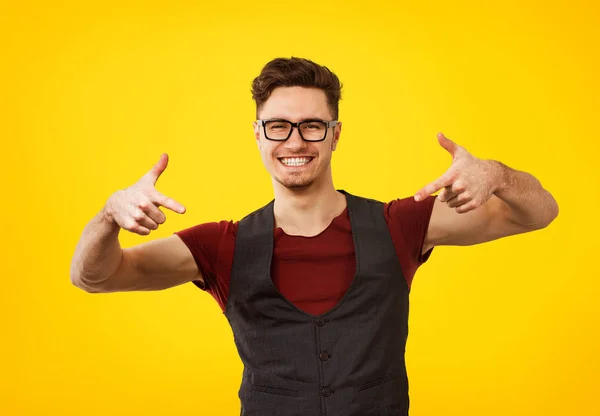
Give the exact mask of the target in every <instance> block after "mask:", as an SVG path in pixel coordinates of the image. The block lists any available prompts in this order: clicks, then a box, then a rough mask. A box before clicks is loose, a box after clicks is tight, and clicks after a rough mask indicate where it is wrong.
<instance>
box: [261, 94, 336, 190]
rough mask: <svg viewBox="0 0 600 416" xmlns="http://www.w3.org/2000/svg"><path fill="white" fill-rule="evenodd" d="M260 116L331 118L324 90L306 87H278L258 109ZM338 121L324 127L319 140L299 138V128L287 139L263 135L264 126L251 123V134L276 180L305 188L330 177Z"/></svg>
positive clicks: (325, 119)
mask: <svg viewBox="0 0 600 416" xmlns="http://www.w3.org/2000/svg"><path fill="white" fill-rule="evenodd" d="M259 118H260V119H262V120H268V119H285V120H289V121H291V122H300V121H303V120H308V119H320V120H324V121H331V120H333V117H332V113H331V109H330V108H329V106H328V105H327V98H326V95H325V93H324V92H323V90H321V89H318V88H305V87H278V88H275V89H274V90H273V92H272V93H271V95H270V96H269V99H268V100H267V101H266V102H265V103H264V105H263V107H262V108H261V110H260V113H259ZM340 131H341V123H338V124H337V125H336V126H335V127H331V128H329V129H328V130H327V136H326V138H325V140H324V141H322V142H306V141H304V140H302V138H301V137H300V134H299V133H298V129H294V130H293V132H292V135H291V136H290V138H289V139H287V140H286V141H271V140H268V139H266V138H265V135H264V131H263V128H262V127H261V126H260V125H259V124H258V123H256V122H255V123H254V135H255V138H256V141H257V144H258V148H259V150H260V154H261V157H262V160H263V163H264V165H265V167H266V169H267V171H268V172H269V173H270V174H271V177H272V178H273V180H274V182H273V183H274V185H275V182H277V183H279V184H281V185H282V186H284V187H286V188H288V189H305V188H308V187H310V186H311V185H313V184H316V183H323V182H324V181H332V178H331V153H332V152H333V151H334V150H335V148H336V145H337V141H338V139H339V135H340Z"/></svg>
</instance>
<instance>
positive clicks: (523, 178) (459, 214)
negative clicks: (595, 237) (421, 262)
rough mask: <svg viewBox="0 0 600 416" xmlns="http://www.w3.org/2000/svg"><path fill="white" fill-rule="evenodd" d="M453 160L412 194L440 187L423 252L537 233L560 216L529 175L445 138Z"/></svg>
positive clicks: (443, 143)
mask: <svg viewBox="0 0 600 416" xmlns="http://www.w3.org/2000/svg"><path fill="white" fill-rule="evenodd" d="M438 140H439V141H440V144H441V145H442V146H443V147H444V148H445V149H446V150H448V151H449V152H450V153H451V154H452V156H453V159H454V160H453V164H452V166H451V167H450V169H449V170H448V171H447V172H446V173H445V174H444V175H443V176H442V177H441V178H440V179H438V180H437V181H435V182H433V183H431V184H430V185H427V186H426V187H425V188H423V189H422V190H421V191H419V193H417V195H416V199H417V200H420V199H423V198H424V196H425V195H428V194H430V193H433V192H436V191H438V190H440V189H442V192H441V193H440V194H439V196H438V198H436V201H435V204H434V206H433V212H432V214H431V219H430V222H429V228H428V231H427V235H426V237H425V243H424V245H423V252H424V253H425V252H427V251H428V250H429V249H431V248H432V247H434V246H439V245H456V246H466V245H472V244H478V243H484V242H487V241H491V240H495V239H498V238H502V237H506V236H509V235H515V234H520V233H525V232H529V231H534V230H538V229H541V228H544V227H546V226H548V225H549V224H550V223H551V222H552V221H553V220H554V219H555V218H556V216H557V215H558V204H557V203H556V201H555V200H554V198H553V197H552V195H551V194H550V192H548V191H547V190H546V189H544V188H543V187H542V185H541V183H540V182H539V181H538V180H537V179H536V178H535V177H534V176H533V175H531V174H529V173H527V172H522V171H518V170H514V169H511V168H509V167H507V166H505V165H504V164H502V163H500V162H497V161H493V160H481V159H478V158H475V157H474V156H472V155H470V154H469V153H468V152H467V151H466V150H465V149H463V148H461V147H460V146H458V145H456V144H455V143H453V142H452V141H450V140H449V139H447V138H446V137H444V136H443V135H440V136H438Z"/></svg>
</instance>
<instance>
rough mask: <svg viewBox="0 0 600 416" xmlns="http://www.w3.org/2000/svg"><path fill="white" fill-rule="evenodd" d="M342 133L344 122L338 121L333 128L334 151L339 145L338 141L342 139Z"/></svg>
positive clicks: (332, 143)
mask: <svg viewBox="0 0 600 416" xmlns="http://www.w3.org/2000/svg"><path fill="white" fill-rule="evenodd" d="M341 133H342V123H341V122H338V123H337V124H336V125H335V128H334V130H333V140H332V141H331V150H332V151H334V150H335V149H336V147H337V142H338V140H340V134H341Z"/></svg>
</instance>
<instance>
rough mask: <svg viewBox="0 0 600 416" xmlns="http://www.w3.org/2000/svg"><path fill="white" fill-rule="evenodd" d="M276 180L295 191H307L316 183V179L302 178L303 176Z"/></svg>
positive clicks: (291, 176)
mask: <svg viewBox="0 0 600 416" xmlns="http://www.w3.org/2000/svg"><path fill="white" fill-rule="evenodd" d="M275 180H276V181H277V182H279V183H280V184H281V185H283V186H285V187H286V188H288V189H293V190H300V189H306V188H308V187H309V186H311V185H312V184H313V183H314V182H315V180H314V178H310V177H302V176H301V175H290V176H289V177H287V178H285V179H282V178H280V177H278V176H276V177H275Z"/></svg>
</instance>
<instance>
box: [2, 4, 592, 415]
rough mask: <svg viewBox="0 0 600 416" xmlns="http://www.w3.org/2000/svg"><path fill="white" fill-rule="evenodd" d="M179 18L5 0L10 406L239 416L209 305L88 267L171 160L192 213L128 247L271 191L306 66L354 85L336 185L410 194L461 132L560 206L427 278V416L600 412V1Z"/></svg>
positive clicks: (228, 358) (186, 288)
mask: <svg viewBox="0 0 600 416" xmlns="http://www.w3.org/2000/svg"><path fill="white" fill-rule="evenodd" d="M165 3H166V2H147V1H144V2H141V1H139V2H127V1H119V2H114V1H110V2H98V3H96V4H94V3H90V2H75V1H58V2H41V1H37V2H36V1H23V2H17V1H11V2H9V1H3V2H2V3H0V4H1V6H0V7H1V9H0V45H1V55H0V60H1V65H0V97H1V98H0V99H1V102H0V107H1V108H0V110H1V111H0V138H1V140H2V155H1V159H0V160H1V162H0V169H1V172H0V173H1V178H2V204H1V205H2V208H1V210H2V212H1V217H0V218H1V220H2V226H1V227H2V231H1V235H2V247H1V249H2V251H1V253H2V269H1V270H2V272H1V273H2V290H1V292H0V313H1V315H0V316H1V318H0V322H1V323H2V328H1V336H2V339H1V342H0V357H1V362H0V413H1V414H3V415H109V414H110V415H130V414H140V415H142V414H143V415H167V414H168V415H235V414H239V401H238V399H237V389H238V387H239V382H240V375H241V364H240V361H239V359H238V357H237V353H236V351H235V348H234V344H233V339H232V335H231V331H230V329H229V327H228V325H227V322H226V320H225V318H224V317H223V316H222V315H221V313H220V310H219V309H218V307H217V304H216V302H215V301H214V300H213V299H212V298H211V297H210V296H209V295H207V294H205V293H202V292H201V291H200V290H198V289H197V288H195V287H194V286H193V285H192V284H186V285H183V286H180V287H177V288H173V289H169V290H166V291H162V292H153V293H148V292H145V293H119V294H109V295H92V294H87V293H85V292H83V291H81V290H79V289H77V288H75V287H73V286H72V285H71V283H70V279H69V264H70V261H71V256H72V254H73V251H74V248H75V244H76V243H77V241H78V239H79V236H80V233H81V231H82V229H83V227H84V226H85V225H86V223H87V222H88V221H89V220H90V219H91V218H92V217H93V216H94V215H95V214H96V213H97V212H98V211H99V210H100V209H101V208H102V206H103V204H104V203H105V201H106V199H107V198H108V197H109V196H110V195H111V194H112V193H113V192H115V191H117V190H119V189H122V188H125V187H127V186H129V185H131V184H132V183H134V182H135V181H137V180H138V179H139V177H141V176H142V175H143V174H144V173H145V172H146V171H147V170H149V169H150V168H151V167H152V165H153V164H154V163H156V161H158V159H159V157H160V154H161V152H167V153H168V154H169V156H170V162H169V167H168V168H167V170H166V172H165V173H164V174H163V176H162V177H161V178H160V180H159V182H158V185H157V186H158V189H159V190H160V191H161V192H163V193H164V194H166V195H169V196H172V197H173V198H175V199H177V200H179V201H180V202H182V203H183V204H184V205H185V206H186V207H187V213H186V214H185V215H178V214H175V213H172V212H167V218H168V219H167V222H166V223H165V224H164V225H163V226H161V228H160V229H159V230H157V231H156V232H154V233H152V234H151V235H150V236H147V237H141V236H137V235H133V234H130V233H127V232H123V233H122V234H121V240H120V241H121V244H122V245H123V246H124V247H127V246H131V245H135V244H139V243H142V242H144V241H148V240H150V239H154V238H161V237H166V236H168V235H171V234H172V233H173V232H174V231H177V230H180V229H183V228H187V227H190V226H193V225H195V224H198V223H201V222H206V221H216V220H221V219H236V220H237V219H239V218H241V217H242V216H243V215H245V214H246V213H248V212H250V211H252V210H254V209H255V208H258V207H259V206H261V205H262V204H264V203H265V202H267V201H268V200H270V198H271V197H272V190H271V185H270V180H269V177H268V175H267V173H266V171H265V170H264V168H263V166H262V164H261V161H260V157H259V153H258V151H257V149H256V145H255V143H254V139H253V135H252V127H251V122H252V120H253V119H254V103H253V101H252V100H251V96H250V92H249V89H250V82H251V81H252V79H253V78H254V77H255V76H256V75H257V74H258V73H259V71H260V69H261V68H262V66H263V65H264V64H265V63H266V62H267V61H269V60H270V59H272V58H275V57H278V56H287V57H289V56H291V55H294V56H303V57H308V58H311V59H313V60H315V61H317V62H319V63H321V64H324V65H326V66H328V67H330V68H331V69H332V70H334V72H336V73H337V74H338V75H339V77H340V78H341V80H342V82H343V83H344V90H343V100H342V102H341V107H340V111H341V113H340V119H341V120H342V121H343V123H344V124H343V131H342V137H341V142H340V145H339V146H338V150H337V151H336V153H335V154H334V162H333V170H334V180H335V185H336V187H338V188H343V189H346V190H348V191H351V192H353V193H355V194H359V195H364V196H368V197H372V198H378V199H383V200H389V199H392V198H396V197H403V196H409V195H412V194H413V193H414V192H415V191H416V190H418V189H419V188H420V187H422V186H423V185H425V184H427V183H428V182H430V181H431V180H434V179H436V178H437V177H438V176H440V175H441V174H442V173H443V172H444V171H445V170H446V169H447V167H449V165H450V158H449V155H448V154H447V152H445V150H444V149H442V148H441V147H440V146H439V145H438V143H437V141H436V133H437V132H438V131H442V132H444V133H445V134H446V135H447V136H448V137H450V138H451V139H453V140H455V141H456V142H458V143H459V144H461V145H463V146H464V147H466V148H467V150H469V151H470V152H472V153H473V154H475V155H476V156H479V157H481V158H493V159H498V160H501V161H503V162H504V163H506V164H508V165H509V166H511V167H514V168H517V169H520V170H525V171H528V172H531V173H532V174H534V175H535V176H536V177H537V178H538V179H540V181H541V182H542V184H543V185H544V186H545V187H546V188H547V189H549V190H550V191H551V192H552V193H553V195H554V196H555V197H556V199H557V200H558V202H559V205H560V209H561V212H560V215H559V217H558V219H557V220H556V221H555V222H554V223H553V224H552V225H551V226H550V227H549V228H547V229H544V230H542V231H539V232H536V233H531V234H526V235H521V236H515V237H511V238H507V239H504V240H500V241H496V242H492V243H488V244H484V245H480V246H474V247H462V248H461V247H440V248H436V249H435V250H434V253H433V255H432V257H431V259H430V261H429V262H428V263H427V264H426V265H424V266H423V267H422V268H421V269H420V270H419V271H418V272H417V275H416V277H415V281H414V285H413V291H412V296H411V306H412V309H411V317H410V337H409V341H408V346H407V360H408V371H409V378H410V393H411V409H412V411H411V416H433V415H435V416H453V415H457V416H458V415H460V416H468V415H478V416H480V415H489V416H496V415H502V416H506V415H511V416H517V415H523V416H525V415H526V416H531V415H540V416H542V415H543V416H554V415H556V416H558V415H560V416H565V415H575V416H591V415H600V403H599V400H600V398H599V393H600V387H599V381H598V380H599V374H600V359H599V357H598V355H599V352H600V335H599V334H600V331H599V329H598V323H599V322H600V312H599V310H598V304H599V303H600V296H599V295H600V267H599V266H598V261H597V256H598V248H599V247H598V243H597V241H598V235H600V227H599V226H598V213H599V212H600V208H598V207H599V206H600V199H599V197H598V188H599V185H600V181H599V179H600V174H599V170H600V169H599V168H598V165H599V162H598V157H599V156H600V152H599V150H600V145H599V137H598V136H599V135H598V128H597V125H596V124H597V123H594V122H597V121H598V107H599V106H598V101H599V100H598V96H599V94H600V88H598V87H599V85H598V84H599V81H598V71H599V62H600V60H599V56H598V55H599V53H598V45H599V42H600V33H599V29H598V27H599V25H600V18H599V6H597V5H593V3H594V2H592V1H588V2H582V1H579V2H573V1H569V2H567V1H566V0H565V1H562V2H556V1H553V2H547V1H546V2H542V1H538V2H525V3H523V2H520V1H510V2H502V4H500V3H499V2H488V4H487V5H486V4H484V3H482V2H478V3H473V4H471V3H467V2H446V1H436V2H428V3H423V4H420V5H417V3H418V2H414V1H412V2H405V4H402V3H400V2H382V1H379V0H370V1H367V2H362V1H360V2H359V1H350V2H349V1H335V2H324V1H307V2H293V3H287V2H281V1H263V2H247V3H235V2H219V1H214V2H210V3H206V4H205V3H202V2H189V3H173V4H171V5H169V6H166V5H165ZM596 4H597V3H596Z"/></svg>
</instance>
